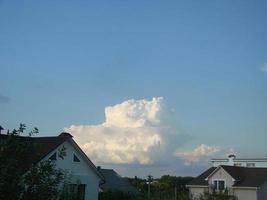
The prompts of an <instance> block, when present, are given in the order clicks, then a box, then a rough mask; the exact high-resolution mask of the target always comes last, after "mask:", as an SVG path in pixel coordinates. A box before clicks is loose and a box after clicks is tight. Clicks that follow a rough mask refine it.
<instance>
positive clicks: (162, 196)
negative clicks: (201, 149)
mask: <svg viewBox="0 0 267 200" xmlns="http://www.w3.org/2000/svg"><path fill="white" fill-rule="evenodd" d="M127 179H128V180H129V182H130V183H131V184H132V185H134V186H135V187H136V188H138V189H139V191H140V192H141V195H140V196H138V197H136V198H135V199H136V200H174V199H175V196H176V200H189V197H188V196H189V194H188V189H187V188H186V184H187V183H189V182H190V181H191V180H192V179H193V178H192V177H176V176H169V175H165V176H162V177H161V178H159V179H155V180H153V181H152V183H151V185H150V189H151V194H150V198H149V195H148V184H147V180H146V179H141V178H138V177H135V178H127Z"/></svg>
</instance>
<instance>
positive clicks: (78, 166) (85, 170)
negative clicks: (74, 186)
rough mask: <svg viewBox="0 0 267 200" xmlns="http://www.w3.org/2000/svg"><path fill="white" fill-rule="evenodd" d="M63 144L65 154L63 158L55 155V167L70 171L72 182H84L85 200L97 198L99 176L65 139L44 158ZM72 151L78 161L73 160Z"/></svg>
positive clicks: (47, 157)
mask: <svg viewBox="0 0 267 200" xmlns="http://www.w3.org/2000/svg"><path fill="white" fill-rule="evenodd" d="M63 146H64V147H65V148H66V150H65V152H66V156H65V157H64V159H61V158H59V157H57V160H56V161H55V163H56V165H57V167H59V168H61V169H63V170H67V171H68V172H70V174H71V180H72V182H73V183H77V181H78V180H79V183H81V184H86V191H85V200H97V199H98V188H99V182H100V178H99V177H98V176H97V175H96V173H95V172H94V170H93V169H92V168H91V167H90V166H89V165H88V164H87V162H86V161H85V160H84V159H83V157H82V155H81V154H80V153H79V151H77V150H76V149H75V148H74V147H73V146H72V145H71V144H70V142H68V141H66V142H64V143H63V144H61V145H60V146H59V147H58V148H57V149H56V150H54V151H53V152H51V153H50V154H48V155H47V156H46V157H45V158H44V160H46V159H49V157H50V156H51V155H53V154H54V153H55V152H58V150H59V149H61V148H62V147H63ZM73 153H75V155H76V156H77V157H78V158H79V159H80V162H73Z"/></svg>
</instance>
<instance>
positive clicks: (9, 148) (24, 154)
mask: <svg viewBox="0 0 267 200" xmlns="http://www.w3.org/2000/svg"><path fill="white" fill-rule="evenodd" d="M25 130H26V125H25V124H20V126H19V128H18V129H14V130H13V131H12V132H11V133H9V132H8V134H7V135H1V137H0V169H1V170H0V199H8V200H18V199H21V200H26V199H27V200H37V199H38V200H46V199H50V200H54V199H57V198H58V196H59V193H60V187H59V185H60V184H61V183H62V182H63V180H64V177H65V174H64V172H63V171H62V170H60V169H57V168H56V167H55V165H54V163H53V162H52V161H50V160H48V161H42V162H40V163H38V164H36V165H31V166H30V168H28V167H29V166H28V165H27V164H29V163H30V162H31V160H32V156H33V152H35V151H36V150H37V149H36V148H37V147H36V146H35V145H34V144H33V142H32V140H31V137H32V136H33V135H35V134H37V133H38V129H37V128H34V129H33V130H32V131H30V132H29V133H28V137H24V138H23V139H22V138H21V137H18V136H21V135H22V133H24V131H25Z"/></svg>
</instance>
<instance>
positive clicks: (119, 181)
mask: <svg viewBox="0 0 267 200" xmlns="http://www.w3.org/2000/svg"><path fill="white" fill-rule="evenodd" d="M98 170H99V172H100V173H101V174H102V175H103V176H104V178H105V182H104V184H102V185H100V188H101V189H102V190H104V191H106V190H118V191H121V192H126V193H132V194H135V195H137V194H139V191H138V190H137V188H135V187H134V186H132V185H131V184H130V183H129V182H128V181H127V180H126V179H125V178H122V177H121V176H120V175H119V174H118V173H117V172H115V171H114V170H113V169H102V168H98Z"/></svg>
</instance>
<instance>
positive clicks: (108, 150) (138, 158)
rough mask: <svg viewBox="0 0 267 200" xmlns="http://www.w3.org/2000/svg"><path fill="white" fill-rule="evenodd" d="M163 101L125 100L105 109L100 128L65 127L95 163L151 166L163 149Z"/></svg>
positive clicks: (96, 126) (89, 126) (155, 99)
mask: <svg viewBox="0 0 267 200" xmlns="http://www.w3.org/2000/svg"><path fill="white" fill-rule="evenodd" d="M162 113H163V98H162V97H157V98H153V99H152V100H151V101H148V100H128V101H125V102H122V103H121V104H117V105H114V106H109V107H106V108H105V121H104V122H103V123H102V124H99V125H94V126H92V125H72V126H70V127H68V128H65V129H64V130H65V131H68V132H70V133H71V134H72V135H73V136H74V138H75V140H76V141H77V142H78V144H79V145H80V146H81V147H82V149H83V150H84V151H85V152H86V153H87V154H88V155H89V156H90V158H92V159H93V160H94V161H95V162H102V163H103V162H105V163H119V164H126V163H127V164H128V163H140V164H151V163H153V161H154V160H155V159H156V157H157V155H159V154H160V153H159V152H160V151H162V150H163V148H164V138H163V135H162V132H163V131H162V126H163V125H162V120H161V119H162Z"/></svg>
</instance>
